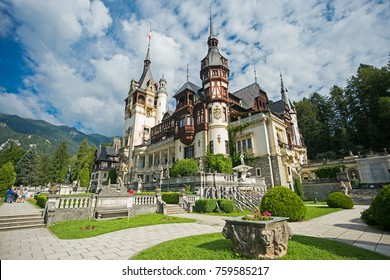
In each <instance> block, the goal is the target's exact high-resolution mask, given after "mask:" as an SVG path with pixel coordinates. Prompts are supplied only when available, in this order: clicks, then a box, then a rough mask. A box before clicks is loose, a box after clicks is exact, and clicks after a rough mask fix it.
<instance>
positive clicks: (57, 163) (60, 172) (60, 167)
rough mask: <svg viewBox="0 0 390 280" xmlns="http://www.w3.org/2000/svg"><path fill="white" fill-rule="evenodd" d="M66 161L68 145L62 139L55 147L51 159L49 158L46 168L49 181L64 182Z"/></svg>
mask: <svg viewBox="0 0 390 280" xmlns="http://www.w3.org/2000/svg"><path fill="white" fill-rule="evenodd" d="M68 162H69V155H68V145H67V144H66V142H65V141H64V142H62V143H61V144H60V145H59V146H58V147H57V149H56V151H55V152H54V155H53V157H52V159H51V160H50V166H49V170H48V172H49V175H48V178H49V179H50V181H52V182H58V183H62V182H64V179H65V176H66V172H67V170H68Z"/></svg>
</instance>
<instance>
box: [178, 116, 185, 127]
mask: <svg viewBox="0 0 390 280" xmlns="http://www.w3.org/2000/svg"><path fill="white" fill-rule="evenodd" d="M183 126H184V115H181V116H180V125H179V127H183Z"/></svg>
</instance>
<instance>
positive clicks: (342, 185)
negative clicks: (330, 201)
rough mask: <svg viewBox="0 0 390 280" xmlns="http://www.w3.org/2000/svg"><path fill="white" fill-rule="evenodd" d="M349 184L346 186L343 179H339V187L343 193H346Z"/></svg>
mask: <svg viewBox="0 0 390 280" xmlns="http://www.w3.org/2000/svg"><path fill="white" fill-rule="evenodd" d="M350 188H351V187H350V186H347V185H346V184H345V183H344V181H341V182H340V189H341V191H342V192H343V193H344V194H345V195H348V191H349V190H350Z"/></svg>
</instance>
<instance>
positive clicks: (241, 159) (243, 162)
mask: <svg viewBox="0 0 390 280" xmlns="http://www.w3.org/2000/svg"><path fill="white" fill-rule="evenodd" d="M244 158H245V156H244V154H243V153H241V155H240V161H241V165H245V161H244Z"/></svg>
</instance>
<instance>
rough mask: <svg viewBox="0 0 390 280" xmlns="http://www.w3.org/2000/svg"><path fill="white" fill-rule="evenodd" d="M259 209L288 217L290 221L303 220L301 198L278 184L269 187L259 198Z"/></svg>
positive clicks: (303, 211)
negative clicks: (260, 198) (261, 197)
mask: <svg viewBox="0 0 390 280" xmlns="http://www.w3.org/2000/svg"><path fill="white" fill-rule="evenodd" d="M260 211H261V212H262V213H263V212H266V211H267V212H269V213H271V214H272V216H281V217H289V218H290V221H291V222H295V221H300V220H303V218H304V217H305V214H306V207H305V204H304V203H303V200H302V199H301V198H300V197H299V196H298V195H297V194H296V193H295V192H293V191H292V190H290V189H288V188H286V187H282V186H278V187H274V188H272V189H270V190H269V191H268V192H267V193H266V194H265V195H264V197H263V199H262V200H261V205H260Z"/></svg>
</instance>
